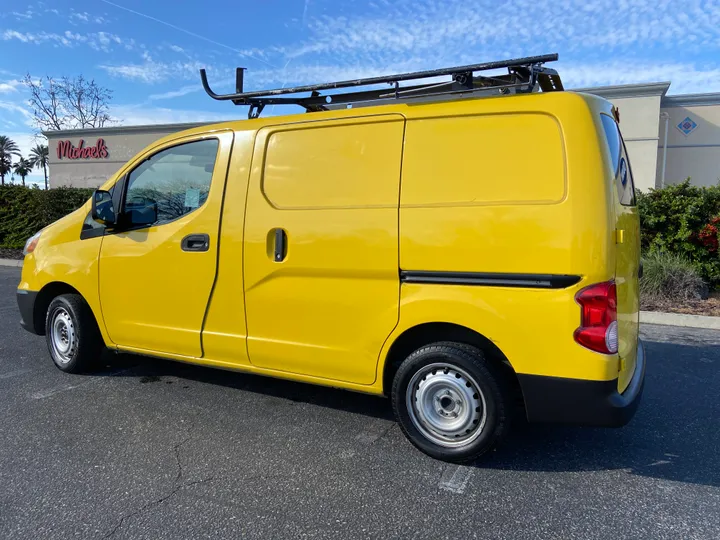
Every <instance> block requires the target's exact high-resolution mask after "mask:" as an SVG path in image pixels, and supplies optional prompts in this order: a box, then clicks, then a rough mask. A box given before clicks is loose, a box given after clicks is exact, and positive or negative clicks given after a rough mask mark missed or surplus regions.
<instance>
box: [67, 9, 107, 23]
mask: <svg viewBox="0 0 720 540" xmlns="http://www.w3.org/2000/svg"><path fill="white" fill-rule="evenodd" d="M69 20H70V22H78V21H79V22H81V23H95V24H105V23H106V22H108V20H107V19H106V18H105V17H102V16H100V15H93V14H91V13H88V12H87V11H83V12H79V11H73V12H72V13H71V14H70V18H69Z"/></svg>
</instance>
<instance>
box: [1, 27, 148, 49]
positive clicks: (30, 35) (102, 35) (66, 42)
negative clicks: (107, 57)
mask: <svg viewBox="0 0 720 540" xmlns="http://www.w3.org/2000/svg"><path fill="white" fill-rule="evenodd" d="M0 39H2V40H3V41H10V40H18V41H21V42H22V43H31V44H35V45H40V44H42V43H53V44H55V45H56V46H62V47H76V46H77V45H79V44H87V45H88V46H90V47H91V48H93V49H94V50H96V51H103V52H110V51H111V50H112V49H113V47H114V46H115V45H117V46H121V45H124V46H125V48H130V49H131V48H133V46H134V43H135V42H134V41H133V40H129V42H128V43H125V42H123V40H122V39H121V38H120V37H118V36H116V35H115V34H110V33H107V32H90V33H87V34H81V33H79V32H72V31H71V30H66V31H65V32H64V33H62V34H58V33H56V32H45V31H41V32H18V31H17V30H5V31H4V32H3V33H2V34H0Z"/></svg>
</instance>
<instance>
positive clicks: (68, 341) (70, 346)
mask: <svg viewBox="0 0 720 540" xmlns="http://www.w3.org/2000/svg"><path fill="white" fill-rule="evenodd" d="M50 342H51V343H52V347H53V351H54V352H55V356H56V357H57V359H58V361H59V362H60V363H61V364H67V363H68V362H70V360H72V356H73V353H74V352H75V346H76V345H77V336H76V335H75V325H74V324H73V321H72V317H70V314H69V313H68V312H67V310H66V309H64V308H58V309H57V310H56V311H55V313H54V314H53V319H52V324H51V325H50Z"/></svg>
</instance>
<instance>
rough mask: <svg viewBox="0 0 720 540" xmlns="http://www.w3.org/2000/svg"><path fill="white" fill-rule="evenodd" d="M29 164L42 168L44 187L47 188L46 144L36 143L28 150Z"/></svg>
mask: <svg viewBox="0 0 720 540" xmlns="http://www.w3.org/2000/svg"><path fill="white" fill-rule="evenodd" d="M29 161H30V164H31V166H32V167H33V168H38V169H42V170H43V173H45V189H47V188H48V175H47V170H48V147H47V144H36V145H35V146H34V147H33V148H32V149H31V150H30V160H29Z"/></svg>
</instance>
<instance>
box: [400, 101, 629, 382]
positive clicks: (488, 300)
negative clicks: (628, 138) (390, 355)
mask: <svg viewBox="0 0 720 540" xmlns="http://www.w3.org/2000/svg"><path fill="white" fill-rule="evenodd" d="M481 102H482V103H481ZM480 107H482V108H480ZM510 107H512V108H511V109H510ZM474 109H475V110H474ZM432 113H434V114H437V116H438V117H434V116H431V114H432ZM433 133H440V134H442V135H443V136H442V137H438V136H433ZM405 144H406V147H405V153H404V160H403V177H402V191H401V199H400V267H401V270H402V271H403V272H405V273H408V272H409V273H412V272H426V271H432V272H433V273H434V274H433V275H434V276H436V277H438V278H439V280H440V281H439V282H437V281H436V282H435V283H422V282H421V283H413V284H410V283H405V284H403V286H402V291H401V310H400V311H401V312H400V324H399V327H398V330H399V331H401V328H405V327H411V326H413V325H415V324H419V323H421V322H434V321H438V322H457V323H458V324H463V325H465V326H468V327H470V328H472V329H474V330H476V331H477V332H479V333H480V334H482V335H484V336H485V337H487V338H488V339H490V340H492V341H493V342H494V343H495V344H496V345H497V346H498V347H499V348H500V350H502V351H503V353H505V355H506V356H507V358H508V360H509V361H510V362H511V364H512V366H513V368H514V369H515V371H516V372H517V373H525V374H537V375H549V376H557V377H574V378H579V379H592V380H611V379H614V378H616V377H617V375H618V360H617V357H616V356H605V355H601V354H598V353H594V352H591V351H589V350H587V349H584V348H583V347H581V346H579V345H578V344H577V343H576V342H575V340H574V338H573V332H574V331H575V329H576V328H577V327H578V326H579V323H580V308H579V306H578V305H577V303H576V302H575V300H574V296H575V294H576V293H577V291H578V290H579V289H581V288H582V287H584V286H586V285H588V284H591V283H597V282H600V281H606V280H608V279H612V278H613V276H614V269H615V260H614V249H612V248H614V231H613V230H612V228H611V223H612V220H613V215H612V207H611V205H610V204H609V202H608V191H607V190H606V186H605V184H606V182H605V179H604V177H603V174H604V167H603V165H604V163H603V157H604V156H603V154H602V151H601V147H600V145H599V143H598V135H597V131H596V128H595V124H594V121H593V117H592V114H591V111H590V109H589V107H588V105H587V103H586V102H585V100H584V98H583V97H582V96H579V95H576V94H570V93H558V94H544V95H532V96H525V97H518V98H513V99H504V98H500V99H492V100H478V102H477V103H473V104H469V103H465V104H462V108H461V107H460V106H459V104H458V103H449V104H447V105H445V106H444V107H442V108H440V107H436V108H435V109H434V110H430V109H429V108H424V107H418V108H417V109H416V110H415V114H414V115H413V114H410V115H408V121H407V127H406V142H405ZM433 145H434V147H435V148H436V150H435V151H433V150H432V149H431V148H432V147H433ZM454 272H466V273H480V274H481V275H482V274H486V273H492V274H494V276H493V277H499V278H503V277H507V279H509V280H517V279H518V276H517V274H524V275H525V274H532V275H544V276H547V275H556V276H577V277H576V279H577V280H579V281H577V283H575V284H571V285H567V284H565V285H561V286H558V288H547V287H545V286H542V285H537V284H532V283H530V284H529V285H528V284H527V282H525V283H514V285H516V286H503V283H501V284H500V285H497V284H487V283H481V284H477V283H476V284H474V285H473V284H470V285H462V286H457V285H454V284H452V280H448V281H446V283H445V284H443V282H442V276H443V275H446V273H454ZM526 281H527V280H526ZM505 285H506V284H505ZM433 302H435V305H439V304H440V303H446V304H448V309H439V308H435V309H434V310H433V309H431V308H430V305H431V304H432V303H433ZM461 305H464V306H465V307H461ZM451 306H453V307H451ZM433 315H434V318H433ZM425 317H427V320H423V319H424V318H425ZM439 317H442V319H443V320H438V319H439ZM450 318H455V319H458V320H457V321H454V320H447V321H446V319H450ZM460 318H463V319H464V320H463V321H462V322H460V320H459V319H460Z"/></svg>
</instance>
